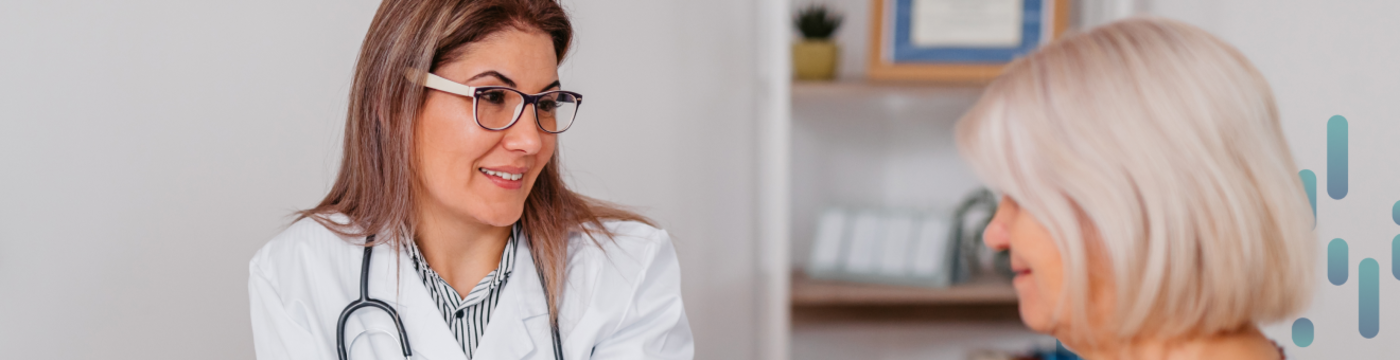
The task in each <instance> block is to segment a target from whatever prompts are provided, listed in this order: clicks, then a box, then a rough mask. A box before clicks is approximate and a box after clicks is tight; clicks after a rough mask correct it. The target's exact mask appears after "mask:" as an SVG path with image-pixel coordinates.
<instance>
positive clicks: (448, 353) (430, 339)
mask: <svg viewBox="0 0 1400 360" xmlns="http://www.w3.org/2000/svg"><path fill="white" fill-rule="evenodd" d="M374 255H375V258H380V259H394V258H395V255H397V259H398V261H397V263H398V268H397V269H395V270H397V271H393V270H390V269H389V267H390V266H392V264H390V265H386V266H385V270H386V272H385V275H387V276H385V278H386V279H385V280H388V279H387V278H389V277H391V276H395V275H397V276H398V278H399V280H398V281H397V282H396V283H397V284H399V288H398V289H394V288H392V287H388V286H386V287H385V289H384V291H383V292H381V293H378V294H374V295H373V296H375V297H377V298H378V299H381V300H384V301H386V302H387V301H389V300H392V299H400V301H401V302H400V303H398V304H394V308H395V310H396V311H398V312H399V317H400V318H402V319H403V327H404V331H406V332H407V333H408V344H409V345H410V346H411V347H412V350H413V358H414V359H430V360H466V358H467V356H466V354H464V353H462V348H461V347H460V346H459V345H458V344H457V339H456V338H455V337H453V336H452V330H451V329H448V328H447V322H446V321H445V320H443V318H442V313H441V312H440V311H438V309H437V306H436V305H435V303H434V302H433V299H432V297H430V296H429V295H428V289H427V288H426V287H424V286H423V281H422V279H420V278H419V277H418V272H417V270H414V269H413V259H411V258H409V256H408V253H407V252H406V251H394V248H393V247H391V246H387V245H385V246H380V248H377V249H375V254H374ZM385 283H389V282H381V284H385Z"/></svg>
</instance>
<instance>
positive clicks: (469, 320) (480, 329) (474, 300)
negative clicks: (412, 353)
mask: <svg viewBox="0 0 1400 360" xmlns="http://www.w3.org/2000/svg"><path fill="white" fill-rule="evenodd" d="M519 233H520V227H519V226H516V227H514V228H512V229H511V231H510V239H509V240H508V241H506V249H505V251H504V252H502V253H501V264H500V265H498V266H496V270H492V271H491V273H489V274H486V277H484V278H482V279H481V281H480V282H477V283H476V286H475V287H472V290H471V292H468V293H467V295H466V296H461V295H460V294H459V293H458V292H457V290H456V289H453V288H452V285H450V284H448V283H447V281H445V280H443V279H442V277H441V276H438V273H437V272H436V271H433V269H432V268H429V267H428V262H427V261H426V260H424V259H423V253H422V252H421V251H419V250H418V245H417V244H413V243H410V244H411V246H406V247H407V248H408V252H409V255H410V257H412V259H413V268H414V269H417V270H418V275H419V277H420V278H422V279H423V285H424V286H426V287H427V288H428V294H430V295H432V298H433V301H434V302H436V303H437V307H438V311H439V312H441V313H442V317H443V319H444V320H447V327H448V328H450V329H452V335H453V336H454V337H456V338H457V343H458V344H460V345H462V353H465V354H466V355H467V359H471V358H472V353H474V352H476V347H477V345H478V342H480V341H481V335H482V334H483V333H485V332H486V324H487V323H488V322H490V321H491V313H492V312H494V310H495V309H496V303H497V302H498V301H500V297H501V289H502V288H504V287H505V284H506V280H507V279H508V278H510V273H511V270H513V269H515V241H516V239H517V238H519V237H520V236H519Z"/></svg>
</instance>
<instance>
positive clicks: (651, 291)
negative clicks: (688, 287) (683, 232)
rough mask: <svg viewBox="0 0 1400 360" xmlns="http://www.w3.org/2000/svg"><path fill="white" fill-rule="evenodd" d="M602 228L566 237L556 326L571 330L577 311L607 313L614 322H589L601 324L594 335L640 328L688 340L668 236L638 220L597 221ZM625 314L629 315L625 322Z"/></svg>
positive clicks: (671, 247) (678, 266)
mask: <svg viewBox="0 0 1400 360" xmlns="http://www.w3.org/2000/svg"><path fill="white" fill-rule="evenodd" d="M587 226H591V227H587ZM602 226H603V229H606V230H607V231H606V232H603V231H599V230H600V229H599V228H597V225H586V227H585V229H587V230H589V231H575V232H573V233H572V234H571V236H570V244H569V253H570V254H569V264H568V275H567V278H568V280H567V282H566V285H565V289H564V299H563V301H564V304H562V305H563V306H561V308H560V309H561V310H560V311H561V312H562V313H561V316H560V323H561V326H562V327H563V328H571V327H572V324H570V323H571V322H573V321H574V320H577V316H580V315H581V314H579V313H577V312H584V313H592V314H611V315H616V316H618V318H612V319H605V320H604V319H597V318H594V319H597V320H601V322H602V323H606V324H607V325H603V326H600V327H599V328H597V329H596V330H598V331H601V332H602V333H599V334H597V336H599V337H601V338H607V337H609V335H608V333H610V332H618V331H622V329H626V328H629V327H637V326H641V327H647V328H653V329H669V330H668V332H670V333H672V334H685V335H684V336H681V337H680V338H685V339H689V338H690V327H689V321H688V320H687V319H686V316H685V306H684V302H683V301H682V299H681V276H680V264H679V262H678V259H677V256H676V250H675V247H674V246H673V244H672V239H671V236H670V234H668V233H667V232H666V231H665V230H662V229H658V228H656V227H654V226H651V225H648V224H646V223H642V222H639V221H619V220H613V221H603V222H602ZM608 235H611V236H608ZM625 314H633V315H634V316H633V317H632V318H630V319H626V317H627V316H626V315H625ZM635 315H640V317H637V316H635ZM599 325H602V324H599ZM684 344H687V345H684V346H689V345H688V344H689V342H688V341H686V342H684Z"/></svg>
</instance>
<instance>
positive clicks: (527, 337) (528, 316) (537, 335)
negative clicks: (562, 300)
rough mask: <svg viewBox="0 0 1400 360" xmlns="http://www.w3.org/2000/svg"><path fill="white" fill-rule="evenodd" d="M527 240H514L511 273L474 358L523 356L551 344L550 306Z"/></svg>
mask: <svg viewBox="0 0 1400 360" xmlns="http://www.w3.org/2000/svg"><path fill="white" fill-rule="evenodd" d="M528 243H529V241H528V239H524V238H523V237H522V238H520V239H517V241H516V251H515V270H514V271H513V272H514V273H513V274H511V275H510V280H509V281H507V282H506V285H505V288H504V289H502V290H501V298H500V303H498V305H497V306H496V313H495V314H492V315H491V323H489V324H487V325H486V334H484V335H482V337H481V345H479V346H478V347H477V349H476V352H475V353H474V354H473V358H475V359H481V360H488V359H523V358H525V357H526V356H530V354H532V353H533V352H534V351H536V350H537V349H544V350H543V351H549V349H548V346H553V344H552V341H553V339H552V338H551V337H550V336H549V330H550V329H549V307H548V306H547V305H546V303H545V296H544V287H543V286H541V285H540V275H539V272H538V271H537V270H536V268H535V261H534V259H533V257H532V256H530V248H529V246H528V245H527V244H528ZM537 343H538V344H541V345H544V346H543V347H541V346H536V344H537ZM535 357H536V358H539V357H540V356H535Z"/></svg>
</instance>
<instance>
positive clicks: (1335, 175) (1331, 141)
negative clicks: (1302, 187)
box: [1327, 115, 1347, 200]
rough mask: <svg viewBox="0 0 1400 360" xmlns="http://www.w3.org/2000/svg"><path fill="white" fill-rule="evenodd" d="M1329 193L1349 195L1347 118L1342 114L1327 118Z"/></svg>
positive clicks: (1337, 197) (1339, 198) (1334, 195)
mask: <svg viewBox="0 0 1400 360" xmlns="http://www.w3.org/2000/svg"><path fill="white" fill-rule="evenodd" d="M1327 195H1328V196H1331V197H1332V198H1333V199H1336V200H1341V199H1342V198H1344V197H1347V118H1344V117H1342V116H1341V115H1335V116H1332V118H1331V119H1328V120H1327Z"/></svg>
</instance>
